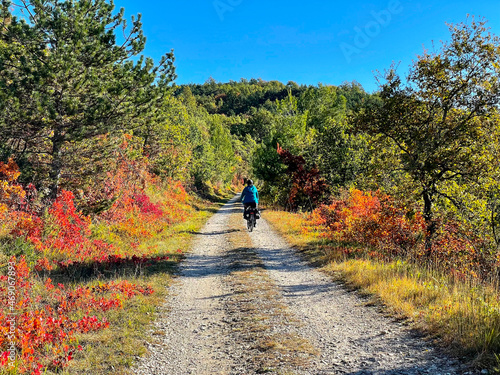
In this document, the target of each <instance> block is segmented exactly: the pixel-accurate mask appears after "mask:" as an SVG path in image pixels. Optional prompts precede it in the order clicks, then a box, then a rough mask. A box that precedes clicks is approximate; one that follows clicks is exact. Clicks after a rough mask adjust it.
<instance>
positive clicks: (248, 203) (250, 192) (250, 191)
mask: <svg viewBox="0 0 500 375" xmlns="http://www.w3.org/2000/svg"><path fill="white" fill-rule="evenodd" d="M241 201H242V202H243V206H244V207H245V209H244V211H243V217H245V211H246V210H247V208H248V207H251V208H257V205H258V204H259V192H258V190H257V188H256V187H255V186H254V184H253V181H252V180H250V179H248V180H247V186H246V187H245V188H244V189H243V192H242V193H241Z"/></svg>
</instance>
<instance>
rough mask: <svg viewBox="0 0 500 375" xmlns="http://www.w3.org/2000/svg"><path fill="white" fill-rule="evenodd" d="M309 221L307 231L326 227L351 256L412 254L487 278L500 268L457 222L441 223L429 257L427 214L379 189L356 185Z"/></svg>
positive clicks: (327, 233)
mask: <svg viewBox="0 0 500 375" xmlns="http://www.w3.org/2000/svg"><path fill="white" fill-rule="evenodd" d="M308 221H309V223H307V224H305V228H306V230H311V228H314V227H320V228H324V230H323V234H322V236H323V237H326V238H328V239H330V240H332V241H335V242H337V243H340V244H342V245H343V246H341V247H340V249H342V252H343V253H344V254H345V255H347V256H359V255H361V256H368V257H371V258H376V259H382V260H387V261H390V260H394V259H407V260H410V261H414V262H419V263H420V264H422V265H424V264H428V265H429V266H430V265H432V266H433V267H439V268H440V269H441V270H443V271H445V272H448V273H449V274H452V275H453V276H455V277H459V278H461V279H465V278H482V279H486V278H487V277H488V276H489V275H490V274H491V273H492V272H493V269H494V268H496V267H497V264H496V260H495V259H492V257H491V256H488V253H485V252H483V251H481V250H480V249H482V248H484V246H483V245H484V244H483V242H484V241H483V240H481V239H479V238H476V237H474V236H473V235H472V234H470V233H467V232H466V231H465V230H463V229H462V228H461V227H460V225H459V224H458V223H453V222H447V223H440V224H439V225H438V227H439V230H438V233H437V236H436V239H435V241H434V243H433V248H432V254H431V257H430V258H428V257H426V256H425V255H424V254H425V252H424V249H423V247H424V244H423V238H424V234H425V222H424V219H423V217H422V214H421V213H420V212H418V211H414V210H412V209H409V208H407V207H404V206H402V205H400V204H398V203H397V202H395V201H394V199H392V198H391V197H389V196H387V195H385V194H383V193H381V192H379V191H377V192H363V191H360V190H357V189H353V190H351V191H350V193H349V194H348V196H346V197H345V198H344V199H338V200H335V201H334V202H332V203H331V204H329V205H323V206H321V207H319V208H318V209H316V210H315V211H314V212H313V213H312V214H311V215H310V217H309V220H308Z"/></svg>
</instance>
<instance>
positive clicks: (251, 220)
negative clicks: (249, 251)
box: [247, 213, 255, 232]
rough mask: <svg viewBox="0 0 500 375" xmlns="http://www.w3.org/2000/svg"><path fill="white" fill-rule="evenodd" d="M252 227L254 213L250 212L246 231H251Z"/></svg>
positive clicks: (253, 224) (253, 225)
mask: <svg viewBox="0 0 500 375" xmlns="http://www.w3.org/2000/svg"><path fill="white" fill-rule="evenodd" d="M254 227H255V214H253V213H251V214H250V217H249V218H248V220H247V228H248V231H249V232H252V231H253V228H254Z"/></svg>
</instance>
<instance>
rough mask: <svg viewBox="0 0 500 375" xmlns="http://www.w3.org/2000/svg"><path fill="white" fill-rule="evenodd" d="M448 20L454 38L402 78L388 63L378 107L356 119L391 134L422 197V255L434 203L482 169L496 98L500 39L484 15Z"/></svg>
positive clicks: (430, 231) (493, 124)
mask: <svg viewBox="0 0 500 375" xmlns="http://www.w3.org/2000/svg"><path fill="white" fill-rule="evenodd" d="M470 21H471V22H470V24H467V23H462V24H458V25H450V31H451V40H450V41H449V42H445V43H443V44H442V46H441V48H440V50H439V51H438V52H428V51H425V52H424V53H423V54H422V55H421V56H419V57H418V60H417V61H415V62H414V64H413V66H412V67H411V69H410V72H409V74H408V77H407V83H403V81H402V79H401V78H400V77H399V75H398V74H397V73H396V72H395V70H394V69H391V70H390V71H388V72H387V74H386V75H385V78H386V82H385V83H384V84H383V85H382V86H381V91H380V97H381V99H382V103H381V105H380V106H379V107H376V108H375V107H372V108H368V109H367V110H366V111H364V112H362V113H361V114H360V115H358V116H356V119H357V122H358V125H359V126H360V127H361V128H363V129H366V130H368V131H369V132H371V133H373V134H379V135H381V136H382V138H384V139H389V140H390V141H391V142H392V144H393V145H394V146H395V147H396V148H397V150H398V154H399V161H400V163H399V165H400V167H401V168H402V169H403V171H404V172H405V173H407V174H408V176H409V177H410V179H411V181H412V183H413V186H414V188H415V189H417V190H418V194H419V195H420V197H421V199H422V200H423V206H424V207H423V215H424V218H425V223H426V227H427V231H426V241H425V244H426V246H425V247H426V253H427V255H430V254H431V251H432V240H433V237H434V234H435V232H436V221H435V217H434V211H435V205H436V203H437V202H438V201H441V200H445V201H450V202H454V201H455V198H454V197H453V196H450V195H449V194H447V193H446V189H445V187H446V185H447V184H449V183H452V182H454V183H459V184H466V183H467V182H473V181H475V180H476V179H477V178H479V177H481V176H482V175H484V174H485V173H487V169H488V165H489V160H488V148H487V147H486V145H485V142H486V138H487V137H486V135H488V134H490V133H491V132H493V131H494V130H495V129H494V128H495V127H496V121H493V118H495V117H496V116H495V114H496V111H497V106H498V103H499V101H500V95H499V94H500V81H499V74H498V73H499V70H500V42H499V38H497V37H496V36H493V35H491V34H490V33H489V32H488V29H487V28H486V26H485V24H486V21H484V20H479V21H477V20H475V19H473V18H472V19H470Z"/></svg>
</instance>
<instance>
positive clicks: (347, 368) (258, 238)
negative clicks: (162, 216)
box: [133, 199, 473, 375]
mask: <svg viewBox="0 0 500 375" xmlns="http://www.w3.org/2000/svg"><path fill="white" fill-rule="evenodd" d="M240 210H241V206H240V204H239V203H235V199H233V200H232V201H231V202H229V203H228V204H227V205H226V206H225V207H224V208H222V209H221V211H219V212H218V213H217V214H215V215H214V216H213V217H212V218H211V219H210V220H209V222H208V223H207V225H206V226H205V227H204V228H203V230H202V231H201V233H200V234H199V235H198V236H197V239H196V241H195V243H194V245H193V250H192V253H191V254H190V255H189V256H188V257H187V259H186V260H185V261H184V262H183V264H182V265H181V270H180V275H181V276H180V277H179V279H178V282H177V283H176V284H175V285H174V286H173V287H172V288H171V296H170V297H169V298H168V299H167V301H166V302H165V313H164V314H161V316H160V317H159V318H158V320H157V321H156V323H155V326H154V327H153V329H152V332H157V331H163V332H164V335H161V336H158V335H155V336H152V337H155V338H156V339H155V340H153V339H151V340H150V341H151V342H150V343H149V344H148V349H149V354H148V356H147V357H145V358H141V359H139V360H138V362H137V364H136V366H135V368H134V369H133V373H134V374H141V375H146V374H148V375H149V374H154V375H160V374H168V375H184V374H197V375H204V374H231V375H233V374H234V375H236V374H250V373H251V372H246V371H244V370H241V369H242V368H244V363H241V361H242V360H241V358H242V357H243V356H242V355H241V354H242V353H241V352H240V351H241V350H242V349H241V348H242V347H243V346H242V345H241V343H238V342H235V338H234V337H232V336H231V334H230V330H229V329H228V324H227V323H226V321H225V311H224V306H225V301H227V299H228V298H230V297H231V290H228V286H227V283H225V282H224V280H225V278H226V277H227V275H228V272H229V271H228V265H227V264H226V262H227V257H226V259H225V257H224V254H226V253H227V251H228V250H230V246H229V243H228V241H227V239H226V237H227V233H228V231H229V230H230V228H228V218H229V214H231V213H233V212H236V211H238V212H240ZM264 217H265V213H264ZM244 224H245V223H244V222H243V220H242V222H241V228H238V229H241V230H244ZM250 236H251V239H252V242H253V247H254V248H255V251H256V252H257V254H258V255H259V256H260V257H261V258H262V260H263V262H264V264H265V267H266V269H267V270H268V272H269V274H270V276H271V278H272V280H274V282H275V283H276V285H277V287H278V290H281V291H282V297H283V298H282V302H283V301H284V302H285V303H286V304H287V306H288V310H289V313H291V314H293V315H294V316H295V317H296V318H297V319H298V320H299V321H301V322H302V323H303V324H301V328H300V329H301V331H300V334H301V336H303V337H304V338H307V339H308V340H309V341H310V342H311V343H312V344H313V345H314V346H315V347H316V348H318V349H319V350H320V351H321V355H320V357H318V359H317V360H315V361H314V363H313V367H312V370H311V372H310V374H318V375H319V374H351V375H354V374H360V375H361V374H379V375H382V374H383V375H396V374H397V375H399V374H408V375H410V374H412V375H413V374H436V375H437V374H441V375H444V374H450V375H452V374H467V373H469V374H473V372H471V371H468V370H466V369H464V368H463V366H462V365H460V363H459V362H458V361H456V360H454V359H451V358H447V357H446V356H445V355H443V354H442V353H440V352H439V351H438V350H436V349H434V348H433V347H432V346H431V345H430V344H429V343H427V342H425V341H424V340H422V339H419V338H418V337H416V336H415V335H414V334H413V333H412V332H411V331H410V329H409V328H408V327H407V326H405V325H404V324H401V323H399V322H396V321H394V320H393V319H390V318H387V317H385V316H384V315H382V314H381V312H380V311H379V308H377V307H369V306H366V301H365V300H363V299H362V298H361V297H359V296H358V295H357V294H356V293H352V292H348V291H346V290H345V289H344V288H343V287H342V286H341V285H339V284H338V283H334V282H332V281H331V280H330V279H329V278H328V276H326V275H325V274H323V273H321V272H319V271H317V270H315V269H313V268H311V267H309V266H308V265H307V264H305V263H304V262H303V261H302V260H301V259H300V258H299V257H298V256H297V255H296V254H295V252H294V250H292V249H291V248H290V247H289V246H288V245H287V243H286V242H285V241H284V240H283V239H282V238H281V237H280V236H279V235H277V234H276V233H275V232H274V231H273V230H272V229H271V228H270V226H269V225H268V224H267V223H266V222H265V220H264V219H263V220H260V221H259V222H258V225H257V228H256V230H255V231H254V232H253V233H251V234H250ZM249 245H250V246H251V244H249Z"/></svg>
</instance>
